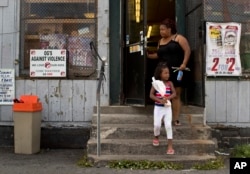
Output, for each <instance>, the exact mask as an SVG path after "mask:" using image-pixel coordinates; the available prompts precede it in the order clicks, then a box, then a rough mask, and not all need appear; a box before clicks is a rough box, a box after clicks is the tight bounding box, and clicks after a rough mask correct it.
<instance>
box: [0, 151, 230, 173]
mask: <svg viewBox="0 0 250 174" xmlns="http://www.w3.org/2000/svg"><path fill="white" fill-rule="evenodd" d="M83 153H84V150H83V149H48V150H41V152H40V153H38V154H32V155H22V154H15V153H14V148H13V147H11V148H0V173H1V174H83V173H84V174H162V173H169V174H170V173H171V174H228V173H229V169H228V164H226V168H225V169H220V170H210V171H194V170H182V171H175V170H129V169H122V170H116V169H109V168H108V167H100V168H97V167H91V168H81V167H78V166H77V165H76V163H77V161H78V160H79V159H81V157H82V156H83Z"/></svg>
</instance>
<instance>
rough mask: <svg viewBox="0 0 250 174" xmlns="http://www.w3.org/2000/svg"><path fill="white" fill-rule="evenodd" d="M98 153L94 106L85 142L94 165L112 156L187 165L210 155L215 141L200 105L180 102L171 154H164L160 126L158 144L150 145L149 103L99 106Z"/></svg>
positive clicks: (151, 131)
mask: <svg viewBox="0 0 250 174" xmlns="http://www.w3.org/2000/svg"><path fill="white" fill-rule="evenodd" d="M100 112H101V113H100V117H101V118H100V122H101V124H100V125H101V129H100V132H101V140H100V142H101V148H100V149H101V154H100V156H97V139H96V137H97V135H96V132H97V131H96V130H97V127H96V126H97V114H96V108H94V113H95V114H94V115H93V119H92V133H91V137H90V140H89V141H88V143H87V152H88V157H90V158H93V160H94V161H95V163H96V164H97V165H106V164H107V163H108V162H109V161H113V160H150V161H168V162H176V163H181V164H183V166H184V168H190V167H191V166H192V165H193V164H194V163H195V164H196V163H201V162H206V161H207V160H210V159H214V158H215V155H214V151H215V149H216V148H217V143H216V141H214V140H213V139H212V137H211V128H210V127H209V126H207V125H204V121H203V120H204V119H203V114H204V109H203V108H200V107H195V106H183V108H182V113H181V116H180V121H181V124H182V125H181V126H173V137H174V139H173V147H174V149H175V155H166V148H167V140H166V138H165V137H166V133H165V129H164V126H162V129H161V136H160V146H158V147H154V146H153V145H152V140H153V106H147V107H132V106H105V107H101V109H100Z"/></svg>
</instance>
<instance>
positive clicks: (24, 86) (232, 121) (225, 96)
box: [0, 0, 250, 128]
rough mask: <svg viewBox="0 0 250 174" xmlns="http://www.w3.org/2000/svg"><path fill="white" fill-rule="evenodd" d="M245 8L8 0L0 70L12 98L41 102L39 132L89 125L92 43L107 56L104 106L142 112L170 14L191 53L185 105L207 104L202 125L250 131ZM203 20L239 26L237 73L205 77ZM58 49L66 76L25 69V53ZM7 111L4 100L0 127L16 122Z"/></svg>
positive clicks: (150, 1) (243, 2) (208, 2)
mask: <svg viewBox="0 0 250 174" xmlns="http://www.w3.org/2000/svg"><path fill="white" fill-rule="evenodd" d="M249 7H250V5H249V2H248V1H247V0H239V1H237V2H236V1H233V0H195V1H194V0H185V1H184V0H158V1H155V0H126V1H125V0H122V1H115V0H109V1H108V0H24V1H18V0H13V1H11V0H5V1H1V2H0V11H1V13H2V14H3V15H2V18H1V20H0V41H1V42H0V43H1V44H0V52H1V55H0V56H1V57H0V61H1V64H0V68H1V69H13V70H14V74H15V82H14V84H15V85H14V86H15V89H14V91H15V92H14V95H15V97H16V98H19V97H20V96H21V95H23V94H32V95H37V96H38V97H39V98H40V101H41V102H42V103H43V110H42V124H43V127H47V126H49V127H50V126H52V127H58V126H59V127H60V126H62V127H63V126H66V127H67V126H73V127H77V126H80V127H87V128H88V127H89V125H91V119H92V115H93V107H94V106H96V89H97V83H98V81H97V80H98V73H99V68H100V62H99V61H98V60H97V59H95V58H94V57H93V55H91V49H90V46H89V43H90V42H91V41H93V42H94V43H95V45H96V46H97V50H98V52H99V54H100V55H101V57H106V58H107V62H106V64H105V77H106V81H104V83H103V85H102V87H101V105H102V106H109V105H132V106H134V107H138V106H139V107H144V106H146V105H149V104H151V103H150V101H149V100H148V91H149V87H150V83H151V76H152V72H153V70H154V67H155V65H156V62H154V61H151V60H149V59H148V58H147V57H146V51H147V50H155V49H156V46H157V42H158V40H159V32H158V28H159V23H160V22H161V21H162V20H163V19H164V18H166V17H168V18H172V19H175V20H176V22H177V28H178V32H179V33H180V34H183V35H184V36H186V37H187V39H188V41H189V43H190V47H191V51H192V54H191V58H190V62H189V65H188V66H189V67H190V69H191V76H190V82H189V85H188V86H187V87H186V88H185V92H184V95H183V102H184V104H189V105H198V106H201V107H204V108H205V113H204V117H205V118H204V119H205V121H206V122H207V123H211V124H223V125H234V126H250V125H249V120H250V112H249V106H250V100H249V98H250V97H249V96H250V83H249V60H248V59H249V43H248V41H249V32H250V30H249V20H248V18H249V14H250V12H249V11H250V10H249V9H250V8H249ZM206 22H221V23H224V22H237V23H241V25H242V32H241V36H242V37H241V41H242V42H241V46H240V49H241V51H240V53H241V63H242V68H243V71H242V74H241V75H240V76H234V77H230V76H229V77H223V76H220V77H218V76H207V74H206V39H205V38H206V34H207V33H206ZM150 28H152V30H151V34H149V35H148V31H149V30H150ZM147 35H148V37H147ZM58 48H59V49H62V50H66V51H67V52H68V59H67V62H66V66H67V67H66V71H67V72H66V76H64V75H65V74H64V73H62V74H63V76H62V77H58V76H53V74H51V72H50V73H49V74H47V72H44V73H42V75H41V74H40V75H39V76H36V75H34V73H33V72H30V69H31V68H32V67H33V68H34V65H35V64H30V50H36V49H44V50H50V49H58ZM34 60H39V61H43V59H34ZM51 60H52V59H51ZM53 60H56V59H53ZM57 60H58V59H57ZM40 63H41V62H40ZM45 63H46V62H45ZM38 64H39V63H38ZM38 64H36V66H37V65H38ZM34 69H36V68H34ZM43 70H44V69H43ZM31 73H32V75H34V76H31ZM232 99H233V100H232ZM11 107H12V105H11V104H6V103H1V105H0V126H12V125H13V113H12V109H11Z"/></svg>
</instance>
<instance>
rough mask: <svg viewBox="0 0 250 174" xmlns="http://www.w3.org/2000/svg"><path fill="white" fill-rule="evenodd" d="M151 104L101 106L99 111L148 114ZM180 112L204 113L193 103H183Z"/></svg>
mask: <svg viewBox="0 0 250 174" xmlns="http://www.w3.org/2000/svg"><path fill="white" fill-rule="evenodd" d="M153 108H154V106H153V105H147V106H145V107H144V106H143V107H135V106H124V105H119V106H101V107H100V108H99V112H100V113H102V114H117V113H120V114H125V113H126V114H150V113H153ZM93 111H94V113H97V107H96V106H95V107H94V110H93ZM181 113H183V114H190V113H192V114H204V108H203V107H199V106H193V105H183V106H182V108H181Z"/></svg>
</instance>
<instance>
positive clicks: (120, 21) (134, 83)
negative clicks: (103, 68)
mask: <svg viewBox="0 0 250 174" xmlns="http://www.w3.org/2000/svg"><path fill="white" fill-rule="evenodd" d="M136 2H140V3H139V4H140V18H139V19H140V20H139V21H138V22H136V16H135V14H136ZM185 2H186V1H183V0H157V1H155V0H139V1H138V0H123V1H111V0H110V8H111V10H110V33H112V34H111V35H110V40H111V42H110V67H112V68H111V69H110V84H111V85H110V104H111V105H117V104H118V105H132V106H145V105H151V104H153V102H152V101H151V99H149V90H150V88H151V80H152V79H151V78H152V76H153V73H154V69H155V67H156V65H157V63H158V62H157V60H152V59H148V58H147V57H146V51H156V49H157V44H158V40H159V39H160V35H159V24H160V22H161V21H162V20H163V19H165V18H167V17H168V18H171V19H178V21H176V23H177V28H178V33H180V34H183V35H184V36H186V37H187V39H188V41H189V43H190V46H191V52H192V53H191V57H190V60H189V63H190V65H188V66H190V69H191V76H190V81H189V84H188V87H187V88H185V89H184V93H183V103H184V104H185V105H186V104H188V105H196V106H202V107H204V106H205V102H204V101H205V100H204V99H205V92H204V91H205V90H204V77H203V74H204V68H203V67H204V59H203V54H204V53H203V51H202V50H203V49H202V48H203V43H204V40H203V38H204V36H203V35H202V33H203V32H202V31H203V30H202V28H203V23H202V19H201V17H202V8H201V7H202V5H201V4H202V3H201V2H197V3H195V4H190V5H191V6H194V7H192V8H191V7H188V6H189V4H185ZM137 8H138V7H137ZM117 9H120V10H117ZM187 10H188V11H187ZM184 11H187V12H186V13H185V14H184ZM117 16H120V18H117ZM149 26H152V30H151V34H150V37H148V38H147V37H146V36H147V31H148V28H149ZM119 84H120V85H119Z"/></svg>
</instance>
